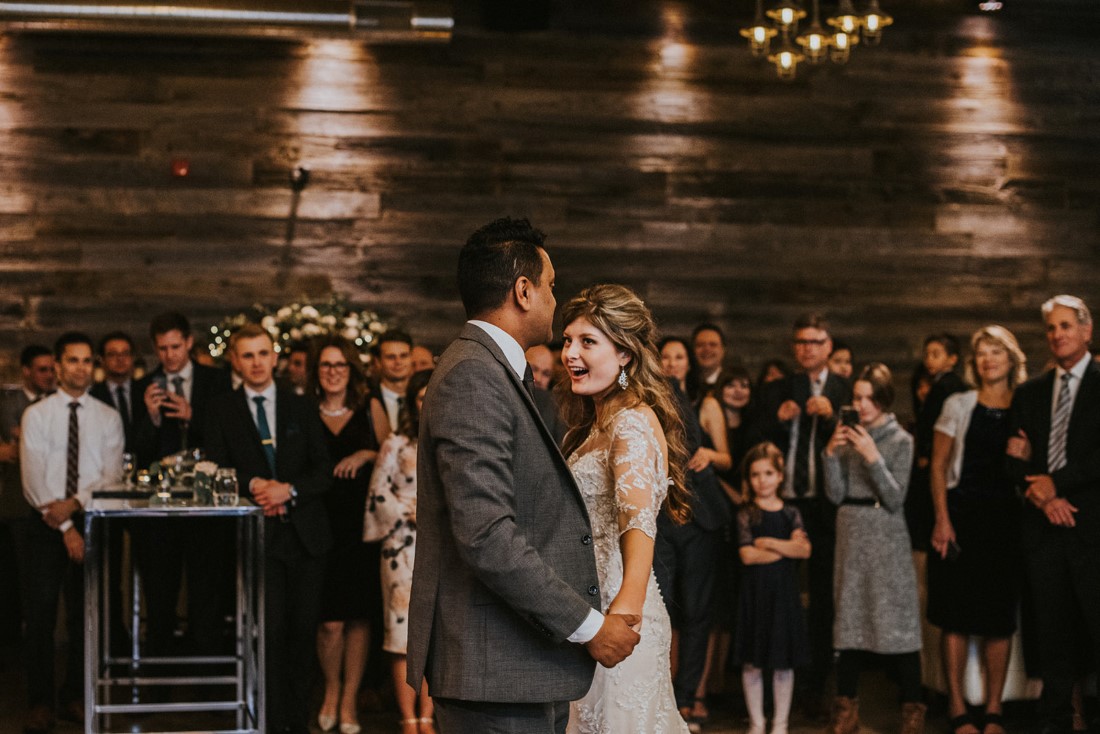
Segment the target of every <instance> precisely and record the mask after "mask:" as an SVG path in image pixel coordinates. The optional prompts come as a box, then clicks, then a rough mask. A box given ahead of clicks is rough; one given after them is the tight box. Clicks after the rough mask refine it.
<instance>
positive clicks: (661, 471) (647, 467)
mask: <svg viewBox="0 0 1100 734" xmlns="http://www.w3.org/2000/svg"><path fill="white" fill-rule="evenodd" d="M611 466H612V470H613V471H614V473H615V509H616V511H617V512H618V518H619V534H620V535H621V534H622V533H625V532H626V531H627V530H631V529H638V530H641V531H642V532H643V533H645V534H646V535H647V536H649V537H650V538H656V537H657V513H658V512H660V511H661V504H662V503H663V502H664V501H665V495H666V494H668V470H667V469H666V468H665V465H664V453H663V451H662V450H661V444H660V442H659V441H658V440H657V435H656V433H655V432H654V430H653V427H652V426H651V425H650V423H649V420H648V419H647V417H646V415H645V413H643V412H642V411H640V410H633V409H631V410H624V411H622V412H621V413H620V414H619V416H618V417H617V418H616V419H615V425H614V428H613V429H612V437H611Z"/></svg>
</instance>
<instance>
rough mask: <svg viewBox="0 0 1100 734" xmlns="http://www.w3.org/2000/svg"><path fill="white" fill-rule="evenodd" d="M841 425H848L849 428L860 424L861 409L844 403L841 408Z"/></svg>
mask: <svg viewBox="0 0 1100 734" xmlns="http://www.w3.org/2000/svg"><path fill="white" fill-rule="evenodd" d="M840 425H842V426H848V427H849V428H852V427H855V426H858V425H859V411H858V410H856V409H855V408H853V407H852V406H850V405H844V406H841V408H840Z"/></svg>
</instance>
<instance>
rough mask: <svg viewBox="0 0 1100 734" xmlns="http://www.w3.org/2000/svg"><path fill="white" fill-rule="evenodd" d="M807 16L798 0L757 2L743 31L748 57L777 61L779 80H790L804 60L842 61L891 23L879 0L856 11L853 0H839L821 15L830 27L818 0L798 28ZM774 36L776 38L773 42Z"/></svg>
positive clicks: (875, 41) (872, 41) (875, 42)
mask: <svg viewBox="0 0 1100 734" xmlns="http://www.w3.org/2000/svg"><path fill="white" fill-rule="evenodd" d="M805 17H806V11H805V9H803V7H802V6H801V5H800V4H799V2H798V0H779V1H778V2H777V3H776V4H775V5H774V6H773V7H772V8H770V9H768V10H767V11H766V12H765V11H764V7H763V0H756V16H755V17H754V18H753V21H752V25H750V26H747V27H745V28H742V29H741V35H742V36H744V37H745V38H747V39H748V41H749V50H750V51H751V52H752V55H753V56H755V57H757V58H767V60H768V61H769V62H770V63H772V64H775V70H776V72H777V73H778V74H779V78H780V79H786V80H790V79H794V77H795V74H796V73H797V70H798V65H799V64H800V63H801V62H803V61H809V62H810V63H811V64H820V63H822V62H823V61H825V59H826V58H828V59H829V60H830V61H832V62H833V63H836V64H845V63H847V62H848V57H849V55H850V54H851V52H852V47H853V46H856V45H858V44H859V43H860V41H861V40H862V42H863V43H865V44H866V45H868V46H876V45H878V43H879V42H880V41H881V40H882V29H883V28H885V27H886V26H888V25H890V24H891V23H893V22H894V19H893V18H892V17H891V16H889V15H887V14H886V13H884V12H882V8H880V7H879V0H868V2H867V8H866V10H864V11H863V12H862V13H859V12H857V11H856V9H855V7H854V6H853V5H852V0H839V4H838V5H837V8H836V11H835V12H834V13H833V14H832V15H830V16H828V17H827V18H826V19H825V23H826V25H828V28H826V27H825V26H823V25H822V24H821V14H820V9H819V8H818V0H813V15H812V16H811V18H810V24H809V25H808V26H806V27H805V28H804V29H803V30H802V31H801V32H799V30H798V21H800V20H802V19H803V18H805ZM776 36H778V37H779V40H778V42H775V43H773V39H775V38H776Z"/></svg>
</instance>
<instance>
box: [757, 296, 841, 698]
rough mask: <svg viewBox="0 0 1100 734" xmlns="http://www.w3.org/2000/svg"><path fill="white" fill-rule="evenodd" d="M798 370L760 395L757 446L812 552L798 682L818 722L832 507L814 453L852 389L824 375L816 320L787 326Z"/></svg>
mask: <svg viewBox="0 0 1100 734" xmlns="http://www.w3.org/2000/svg"><path fill="white" fill-rule="evenodd" d="M792 349H793V352H794V359H795V362H797V363H798V367H799V371H798V372H796V373H795V374H793V375H790V376H788V377H784V378H782V379H780V380H776V381H774V382H771V383H768V384H767V385H766V386H764V388H763V389H762V395H761V400H760V408H759V410H760V414H759V422H758V423H757V425H758V426H760V430H761V432H762V434H763V435H762V437H761V438H763V439H764V440H768V441H771V442H772V443H774V444H775V445H776V446H778V447H779V449H780V450H781V451H783V453H784V455H785V456H786V457H787V463H786V474H787V476H786V481H785V482H784V485H783V499H784V500H786V501H787V502H789V503H791V504H792V505H794V506H795V507H797V508H798V510H799V512H800V513H801V514H802V519H803V522H804V523H805V525H806V532H807V534H808V535H809V536H810V543H811V544H812V545H813V549H814V552H813V554H812V555H811V556H810V559H809V561H808V565H807V570H808V574H807V577H808V587H809V588H808V590H809V598H810V607H809V614H808V623H809V631H810V647H811V669H810V671H809V675H806V676H803V677H802V683H803V685H804V686H805V695H804V697H803V702H804V704H805V706H806V709H807V711H806V713H807V714H808V715H811V716H812V717H813V718H815V719H816V718H820V716H821V715H822V714H823V713H824V712H823V711H822V710H821V703H822V700H823V696H824V693H825V682H826V678H827V677H828V674H829V668H830V663H831V661H832V653H833V649H832V637H833V630H832V627H833V546H834V545H835V544H836V508H835V507H834V506H833V505H832V504H831V503H830V502H829V501H828V500H827V499H826V497H825V490H824V472H823V471H822V469H821V451H822V449H824V448H825V444H826V443H828V441H829V438H830V437H831V436H832V435H833V431H834V430H835V429H836V423H837V415H838V414H839V412H840V406H842V405H846V404H848V403H850V402H851V399H852V386H851V384H850V383H849V382H848V381H847V380H845V379H844V378H843V377H840V376H839V375H837V374H835V373H833V372H830V371H829V354H830V353H831V352H832V350H833V340H832V338H831V336H830V335H829V323H828V322H827V321H826V320H825V318H824V317H823V316H821V315H820V314H814V313H811V314H806V315H804V316H802V317H800V318H799V319H798V320H797V321H795V324H794V339H793V341H792Z"/></svg>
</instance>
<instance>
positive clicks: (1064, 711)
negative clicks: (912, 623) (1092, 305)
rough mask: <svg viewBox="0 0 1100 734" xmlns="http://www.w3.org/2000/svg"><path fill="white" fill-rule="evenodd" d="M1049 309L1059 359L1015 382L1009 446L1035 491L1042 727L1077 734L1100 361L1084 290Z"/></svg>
mask: <svg viewBox="0 0 1100 734" xmlns="http://www.w3.org/2000/svg"><path fill="white" fill-rule="evenodd" d="M1042 313H1043V319H1044V320H1045V322H1046V334H1047V343H1048V344H1049V346H1050V351H1051V355H1052V356H1053V358H1054V362H1055V367H1054V369H1052V370H1048V371H1046V372H1044V373H1043V374H1041V375H1039V376H1038V377H1034V378H1032V379H1031V380H1028V381H1027V382H1025V383H1024V384H1023V385H1021V386H1020V387H1019V388H1018V389H1017V390H1016V394H1015V396H1014V397H1013V400H1012V412H1011V415H1010V418H1009V426H1010V430H1011V432H1012V435H1013V438H1011V439H1010V440H1009V446H1008V454H1009V456H1010V457H1011V459H1010V465H1011V466H1012V469H1013V473H1014V475H1015V477H1016V478H1017V480H1018V483H1019V486H1020V487H1021V488H1022V489H1023V491H1024V497H1025V500H1026V501H1025V503H1024V520H1023V526H1024V552H1025V554H1026V557H1027V570H1028V579H1029V582H1030V585H1031V591H1032V593H1033V594H1034V599H1035V609H1036V617H1037V621H1038V629H1039V667H1040V670H1041V672H1042V677H1043V698H1042V703H1041V720H1042V731H1043V732H1049V733H1051V734H1062V733H1063V732H1065V733H1066V734H1068V733H1069V732H1070V731H1071V730H1072V723H1071V722H1072V714H1073V709H1072V706H1071V696H1072V690H1073V681H1074V677H1075V673H1076V670H1075V661H1076V660H1077V659H1078V658H1079V655H1078V654H1077V652H1078V650H1079V648H1081V647H1082V646H1085V645H1088V644H1089V643H1090V641H1091V645H1092V648H1091V649H1092V651H1093V655H1094V660H1100V366H1097V364H1096V363H1095V362H1094V361H1093V359H1092V355H1091V354H1090V353H1089V343H1090V342H1091V340H1092V316H1091V314H1090V313H1089V310H1088V307H1087V306H1086V305H1085V304H1084V302H1083V301H1082V300H1081V299H1079V298H1076V297H1074V296H1066V295H1062V296H1055V297H1054V298H1051V299H1050V300H1049V301H1047V302H1046V303H1044V304H1043V308H1042ZM1075 620H1083V621H1084V633H1085V634H1083V635H1082V634H1081V629H1080V625H1079V624H1078V623H1076V621H1075Z"/></svg>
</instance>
